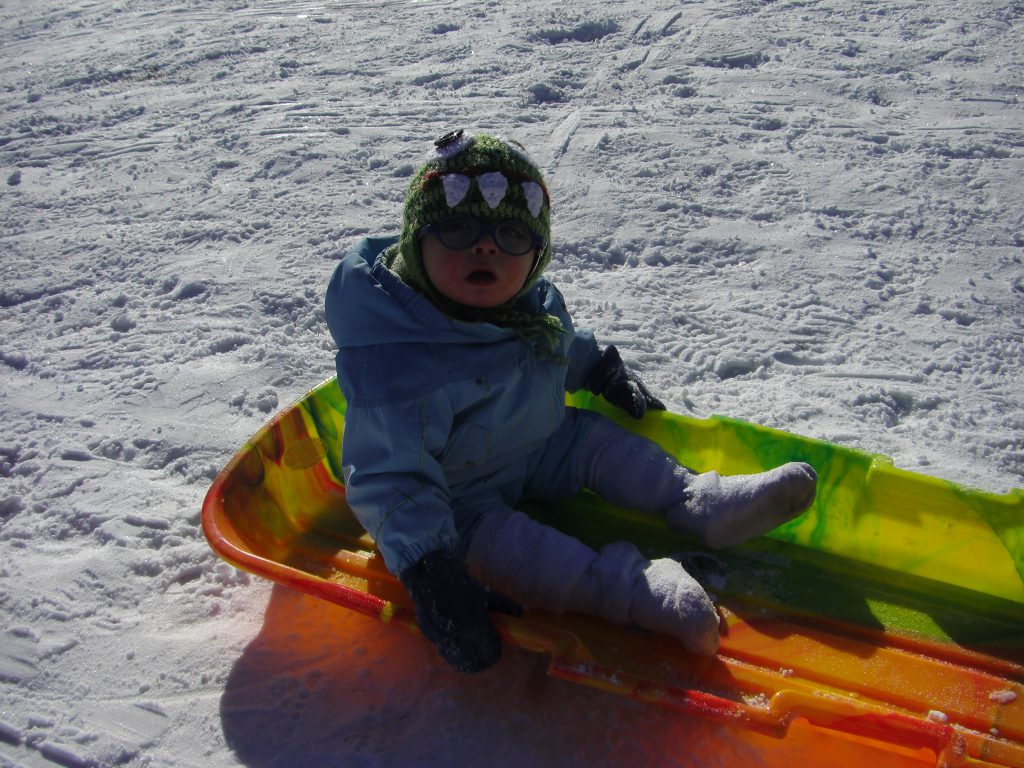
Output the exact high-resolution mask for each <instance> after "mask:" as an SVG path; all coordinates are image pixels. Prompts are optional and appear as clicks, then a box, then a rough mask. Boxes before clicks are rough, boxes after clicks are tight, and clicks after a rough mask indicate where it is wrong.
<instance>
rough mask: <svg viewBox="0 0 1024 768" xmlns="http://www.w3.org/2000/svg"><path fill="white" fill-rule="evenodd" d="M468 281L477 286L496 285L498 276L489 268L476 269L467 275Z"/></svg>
mask: <svg viewBox="0 0 1024 768" xmlns="http://www.w3.org/2000/svg"><path fill="white" fill-rule="evenodd" d="M466 282H467V283H469V284H470V285H476V286H487V285H494V283H496V282H498V277H497V275H495V274H494V273H493V272H491V271H490V270H489V269H474V270H473V271H472V272H470V273H469V274H468V275H467V276H466Z"/></svg>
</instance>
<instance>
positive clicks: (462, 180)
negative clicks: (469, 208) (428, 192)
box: [441, 173, 472, 208]
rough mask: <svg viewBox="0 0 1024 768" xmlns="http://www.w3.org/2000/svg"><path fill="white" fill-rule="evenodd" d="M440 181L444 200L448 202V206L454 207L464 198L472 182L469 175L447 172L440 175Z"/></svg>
mask: <svg viewBox="0 0 1024 768" xmlns="http://www.w3.org/2000/svg"><path fill="white" fill-rule="evenodd" d="M441 183H442V184H443V185H444V199H445V202H446V203H448V207H449V208H454V207H455V206H456V205H458V204H459V203H461V202H462V201H463V200H465V199H466V194H467V193H468V192H469V187H470V185H471V183H472V182H471V181H470V178H469V176H464V175H463V174H461V173H449V174H447V175H445V176H442V177H441Z"/></svg>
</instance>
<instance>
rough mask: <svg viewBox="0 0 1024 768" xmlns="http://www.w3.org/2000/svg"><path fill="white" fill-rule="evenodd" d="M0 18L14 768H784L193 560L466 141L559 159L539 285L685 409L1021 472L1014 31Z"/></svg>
mask: <svg viewBox="0 0 1024 768" xmlns="http://www.w3.org/2000/svg"><path fill="white" fill-rule="evenodd" d="M0 20H2V32H0V46H2V52H3V56H2V59H0V70H2V73H3V77H2V82H3V88H2V89H0V98H2V103H3V113H4V120H3V127H2V130H0V241H2V256H0V384H2V386H0V413H2V415H3V425H4V429H3V431H2V433H0V616H2V618H0V680H2V683H3V684H2V686H0V765H3V766H8V765H10V766H27V767H29V768H41V767H43V766H47V767H50V766H53V765H62V766H101V765H102V766H108V765H117V766H130V767H133V768H134V767H136V766H138V767H141V766H154V767H155V766H172V767H174V768H179V767H181V766H249V767H250V768H264V767H268V766H289V767H290V768H294V767H296V766H312V765H317V766H320V765H324V764H332V765H333V764H337V765H342V764H344V765H356V766H360V765H365V766H369V765H373V766H406V765H410V764H416V765H426V766H430V765H449V764H452V763H453V762H457V763H458V764H466V765H487V766H505V765H523V764H541V765H550V764H558V763H567V764H588V765H622V764H637V765H639V764H647V765H687V766H692V765H699V766H717V765H730V766H733V765H768V764H779V765H782V764H786V762H785V760H786V759H790V760H791V758H792V754H790V755H789V758H785V757H777V756H775V753H774V752H773V751H772V750H770V749H765V746H766V744H767V745H769V746H774V747H779V746H780V743H779V742H776V741H773V740H770V739H768V738H767V737H759V736H756V735H753V734H747V733H745V732H744V731H742V730H741V729H736V728H730V727H729V726H727V725H720V724H716V723H711V722H707V721H702V720H697V719H694V718H689V717H681V716H679V715H676V714H673V713H670V712H664V711H661V710H658V709H655V708H653V707H651V706H648V705H644V704H640V703H637V702H632V701H629V700H626V699H624V698H622V697H617V696H613V695H609V694H605V693H600V692H596V691H591V690H588V689H585V688H582V687H579V686H575V685H572V684H570V683H566V682H563V681H559V680H554V679H552V678H549V677H547V676H546V675H545V674H544V668H545V663H544V660H543V659H541V658H539V657H535V656H532V655H530V654H525V653H519V652H515V651H510V652H508V653H507V654H506V656H505V658H504V659H503V661H502V663H501V664H500V665H499V666H498V667H497V668H495V669H494V670H491V671H489V672H487V673H485V674H483V675H480V676H475V677H464V676H458V675H455V674H454V673H452V672H450V671H449V670H448V669H447V668H445V667H444V665H443V663H442V662H440V661H439V660H437V659H436V657H435V655H434V654H433V652H432V650H431V649H430V648H429V647H427V646H426V644H425V643H424V642H423V641H422V640H420V639H418V638H415V637H412V636H407V635H405V634H404V633H402V632H401V631H396V630H393V629H391V628H389V627H387V626H384V625H382V624H379V623H377V622H374V621H371V620H369V619H366V618H364V617H361V616H357V615H354V614H351V613H346V612H344V611H343V610H340V609H336V608H334V607H332V606H328V605H325V604H323V603H319V602H317V601H315V600H313V599H311V598H306V597H303V596H300V595H296V594H292V593H290V592H288V591H286V590H283V589H274V588H272V587H271V586H269V585H268V584H266V583H264V582H262V581H260V580H258V579H255V578H250V577H248V576H247V575H245V574H241V573H239V572H237V571H235V569H234V568H232V567H230V566H228V565H226V564H224V563H220V562H219V561H218V560H217V559H216V558H215V557H214V556H213V555H212V554H211V553H210V551H209V548H208V547H207V545H206V544H205V542H204V540H203V538H202V535H201V533H200V530H199V509H200V505H201V502H202V499H203V496H204V494H205V491H206V488H207V487H208V485H209V483H210V481H211V480H212V478H213V477H214V475H215V473H216V472H217V471H218V469H219V468H220V467H222V466H223V464H224V463H225V462H226V461H227V459H228V458H229V456H230V455H231V454H232V453H233V452H234V451H235V450H236V449H237V447H238V446H240V445H241V443H242V442H243V441H244V440H245V439H246V438H247V437H248V436H249V435H250V434H252V433H253V432H254V431H255V430H256V429H257V428H258V427H259V426H260V424H261V423H263V422H264V421H265V420H266V419H267V418H268V416H269V415H270V414H272V413H273V412H274V411H275V410H277V409H278V408H279V407H280V406H281V405H283V404H286V403H288V402H290V401H291V400H293V399H295V398H296V397H298V396H299V395H300V394H302V393H303V392H304V391H305V390H306V389H307V388H309V387H310V386H312V385H314V384H315V383H317V382H319V381H320V380H322V379H324V378H326V377H327V376H329V375H331V374H332V372H333V359H332V357H333V355H332V349H331V344H330V342H329V338H328V334H327V333H326V330H325V328H324V325H323V312H322V309H321V302H322V291H323V288H324V286H325V283H326V280H327V278H328V275H329V273H330V271H331V268H332V266H333V265H334V263H335V262H336V260H337V259H338V258H339V257H340V255H341V254H342V253H343V252H344V250H345V249H346V248H347V247H348V246H350V245H351V244H352V243H354V242H355V240H356V239H357V238H358V237H359V236H361V235H364V234H369V233H378V232H383V231H387V230H389V229H393V228H394V226H395V225H396V217H397V213H398V209H399V205H400V202H401V199H402V196H403V193H404V186H405V184H406V182H407V180H408V178H409V177H410V176H411V174H412V173H413V171H414V169H415V167H416V165H417V163H418V162H419V161H420V159H421V158H422V157H424V155H425V153H426V151H427V149H428V148H429V146H430V141H431V140H432V139H433V138H434V137H436V136H440V135H441V134H443V133H445V132H447V131H449V130H451V129H453V128H459V127H466V128H470V129H477V130H486V131H495V132H501V133H505V134H508V135H512V136H515V137H516V138H518V139H520V140H521V141H523V143H524V144H525V145H526V146H527V147H528V148H529V150H530V152H531V154H532V155H533V156H534V157H535V158H537V159H538V160H539V161H541V163H542V164H543V166H544V168H545V170H546V173H547V175H548V178H549V182H550V186H551V190H552V195H553V199H554V203H555V208H554V217H555V225H554V226H555V231H554V237H555V260H554V263H553V264H552V267H551V270H550V275H551V276H552V277H553V278H554V280H555V281H556V282H557V283H558V284H559V285H560V286H561V287H562V289H563V292H564V293H565V294H566V296H567V298H568V301H569V303H570V309H571V310H572V311H573V312H574V315H575V318H576V320H577V323H578V324H579V325H581V326H584V327H588V326H589V327H592V328H593V329H594V330H595V331H596V332H597V334H598V336H599V338H601V339H602V340H603V341H604V342H606V343H615V344H617V345H619V347H620V349H621V351H622V352H623V355H624V357H626V359H627V360H628V361H629V362H630V363H632V364H634V365H635V366H636V367H637V368H639V369H640V370H641V371H642V374H643V376H644V377H645V379H646V380H647V382H648V383H649V384H650V385H651V386H652V388H653V389H655V390H656V391H657V392H658V393H659V394H660V395H661V396H662V397H663V399H664V400H665V401H666V402H667V403H668V404H669V405H670V406H671V407H672V408H673V409H674V410H677V411H681V412H685V413H692V414H696V415H699V416H703V415H708V414H711V413H724V414H728V415H731V416H735V417H739V418H743V419H748V420H751V421H756V422H759V423H763V424H768V425H771V426H774V427H779V428H783V429H787V430H790V431H794V432H798V433H801V434H807V435H810V436H813V437H817V438H824V439H828V440H833V441H836V442H840V443H844V444H848V445H852V446H855V447H859V448H863V449H868V450H873V451H878V452H881V453H885V454H888V455H890V456H892V458H893V460H894V462H895V463H896V465H897V466H900V467H905V468H908V469H912V470H915V471H920V472H924V473H927V474H931V475H936V476H939V477H945V478H950V479H955V480H958V481H961V482H963V483H966V484H968V485H971V486H975V487H981V488H985V489H987V490H991V491H995V492H1005V491H1006V490H1008V489H1010V488H1012V487H1020V486H1021V485H1022V476H1024V437H1022V435H1024V387H1022V386H1021V381H1024V371H1022V369H1024V346H1022V321H1024V268H1022V265H1021V259H1022V256H1024V250H1022V249H1024V204H1022V202H1024V192H1022V189H1021V185H1020V178H1021V176H1022V172H1024V167H1022V166H1024V163H1022V158H1024V149H1022V148H1024V120H1022V106H1021V102H1020V99H1021V96H1022V94H1024V87H1022V86H1021V85H1020V83H1022V82H1024V71H1022V70H1024V65H1022V63H1021V60H1020V55H1019V54H1020V40H1021V39H1022V37H1021V35H1022V28H1024V8H1022V7H1021V5H1020V4H1019V3H1016V4H1013V3H1011V4H1007V3H1004V2H996V1H995V0H976V1H975V2H971V3H954V2H950V1H949V0H938V1H937V2H933V3H911V2H904V1H902V0H880V2H875V3H870V4H858V3H855V4H850V3H844V2H839V0H807V1H804V0H776V1H775V2H758V1H756V0H708V2H700V3H686V4H680V3H669V2H659V0H628V1H624V2H609V3H596V2H581V3H573V4H562V3H555V2H552V1H551V0H544V1H543V2H534V1H533V0H524V2H519V3H504V4H499V3H496V2H483V1H478V0H454V1H449V0H419V1H416V0H378V1H377V2H360V1H359V0H346V1H345V2H329V3H320V2H312V1H304V2H299V3H294V2H281V1H279V0H261V1H256V2H240V1H238V0H230V1H223V0H212V1H210V2H206V1H204V2H189V1H188V0H186V1H185V2H179V3H174V4H169V3H160V2H155V1H154V0H133V1H131V2H127V1H126V2H118V3H95V2H85V1H83V0H79V1H78V2H72V3H64V2H55V1H54V0H37V1H35V2H23V3H7V4H4V6H3V7H2V8H0ZM782 746H783V747H785V745H784V744H783V745H782ZM776 759H778V760H780V761H781V762H778V763H774V762H772V761H773V760H776ZM797 762H799V761H797ZM789 764H792V762H790V763H789Z"/></svg>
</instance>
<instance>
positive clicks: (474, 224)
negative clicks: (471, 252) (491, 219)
mask: <svg viewBox="0 0 1024 768" xmlns="http://www.w3.org/2000/svg"><path fill="white" fill-rule="evenodd" d="M437 236H438V238H439V239H440V240H441V242H442V243H443V244H444V245H446V246H447V247H449V248H455V249H460V248H469V247H471V246H473V245H475V244H476V241H477V240H478V239H479V238H480V222H478V221H477V220H476V219H474V218H472V217H470V216H457V217H455V218H451V219H445V220H444V221H442V222H441V223H440V224H438V225H437Z"/></svg>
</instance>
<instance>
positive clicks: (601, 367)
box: [584, 345, 665, 419]
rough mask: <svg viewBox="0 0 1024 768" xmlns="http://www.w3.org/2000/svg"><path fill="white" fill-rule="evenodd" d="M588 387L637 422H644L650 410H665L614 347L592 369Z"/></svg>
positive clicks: (605, 351)
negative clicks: (645, 415) (644, 417)
mask: <svg viewBox="0 0 1024 768" xmlns="http://www.w3.org/2000/svg"><path fill="white" fill-rule="evenodd" d="M584 386H585V387H586V388H587V389H589V390H590V391H591V392H593V393H594V394H595V395H602V396H603V397H604V399H605V400H607V401H608V402H609V403H611V404H612V405H614V406H616V407H617V408H621V409H622V410H624V411H625V412H626V413H628V414H629V415H630V416H632V417H633V418H634V419H639V418H642V417H643V415H644V414H645V413H647V409H648V408H650V409H652V410H655V411H664V410H665V404H664V403H662V402H661V400H659V399H658V398H656V397H655V396H654V395H652V394H651V393H650V392H649V391H648V390H647V387H645V386H644V383H643V382H642V381H640V377H639V376H637V375H636V374H635V373H633V371H631V370H630V369H629V368H627V367H626V364H625V363H623V362H622V358H621V357H620V356H619V350H617V349H616V348H615V347H614V346H611V345H609V346H608V347H607V348H605V350H604V352H602V353H601V359H600V360H598V361H597V364H596V365H594V367H593V368H592V369H591V371H590V373H589V374H588V376H587V380H586V382H585V383H584Z"/></svg>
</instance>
